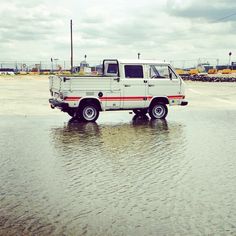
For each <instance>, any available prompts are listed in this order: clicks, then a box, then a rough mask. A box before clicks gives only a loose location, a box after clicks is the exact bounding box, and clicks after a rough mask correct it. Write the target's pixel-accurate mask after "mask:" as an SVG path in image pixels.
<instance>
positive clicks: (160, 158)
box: [0, 81, 236, 235]
mask: <svg viewBox="0 0 236 236" xmlns="http://www.w3.org/2000/svg"><path fill="white" fill-rule="evenodd" d="M7 82H8V83H10V82H9V81H7ZM31 83H32V85H33V84H34V83H36V82H32V81H31ZM37 83H39V82H37ZM40 83H41V85H42V88H44V86H45V85H46V83H44V82H40ZM29 86H30V85H29ZM189 86H192V85H189ZM193 86H195V85H193ZM201 86H203V85H200V87H201ZM204 86H209V85H204ZM10 89H11V88H10ZM191 89H192V87H191V88H190V91H191ZM193 89H194V91H196V89H198V87H194V88H193ZM204 89H206V87H203V88H201V89H200V91H206V90H204ZM226 89H227V88H226ZM208 90H209V88H208ZM208 90H207V91H208ZM210 91H212V90H210ZM196 94H197V93H196ZM207 94H209V93H207ZM26 96H27V95H26ZM30 96H31V95H30V94H29V97H30ZM17 97H19V96H17ZM189 97H190V100H192V101H191V102H192V104H193V106H189V107H184V108H173V109H172V108H170V111H169V115H168V117H167V120H165V121H151V120H149V119H148V118H142V119H141V118H137V117H133V115H131V114H129V113H128V112H110V113H102V114H101V116H100V118H99V120H98V121H97V123H81V122H77V121H73V120H69V117H68V116H66V115H65V114H62V113H60V112H58V111H51V110H49V112H48V113H47V112H46V111H47V110H46V109H49V108H48V107H47V108H43V107H44V106H43V105H41V107H40V104H44V103H42V100H43V99H40V101H39V107H38V109H39V110H37V109H36V108H35V111H30V112H27V109H25V110H24V106H22V107H21V109H19V108H17V109H16V110H17V111H18V112H19V114H15V115H11V114H10V113H9V114H1V115H0V131H1V136H0V150H1V152H0V164H1V165H0V183H1V190H0V235H17V234H19V235H208V234H221V235H230V234H231V235H235V234H236V184H235V183H236V171H235V169H236V158H235V157H236V148H235V143H236V119H235V117H236V109H235V107H234V106H227V107H225V106H224V105H223V104H225V102H224V103H222V105H219V104H218V107H217V109H215V108H214V109H213V108H211V105H209V106H207V105H205V106H204V107H203V106H200V107H199V106H196V104H197V103H196V101H197V95H196V96H195V95H194V93H191V95H190V96H189ZM218 99H219V98H218ZM227 101H229V99H228V100H227ZM13 102H16V98H15V100H14V98H13ZM17 102H18V103H20V102H19V100H17ZM230 102H231V101H230ZM232 102H234V101H232ZM194 104H195V106H194ZM27 106H28V107H30V106H31V107H34V106H33V103H32V101H30V102H29V104H28V105H27ZM12 107H13V105H12ZM213 107H214V106H213ZM44 109H45V110H44ZM41 111H42V112H41ZM20 112H21V113H22V114H20ZM37 112H38V113H37Z"/></svg>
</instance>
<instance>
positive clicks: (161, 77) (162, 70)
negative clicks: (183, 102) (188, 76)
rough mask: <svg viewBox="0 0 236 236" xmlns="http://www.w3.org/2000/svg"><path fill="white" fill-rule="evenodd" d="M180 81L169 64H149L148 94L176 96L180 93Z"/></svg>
mask: <svg viewBox="0 0 236 236" xmlns="http://www.w3.org/2000/svg"><path fill="white" fill-rule="evenodd" d="M180 83H181V82H180V79H179V78H178V76H177V75H176V74H175V72H174V71H173V70H172V68H171V67H170V66H169V65H167V64H163V65H161V64H160V65H149V79H148V89H147V93H148V96H164V97H170V98H171V96H172V97H176V96H177V95H179V94H180Z"/></svg>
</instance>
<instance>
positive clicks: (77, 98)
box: [64, 97, 81, 101]
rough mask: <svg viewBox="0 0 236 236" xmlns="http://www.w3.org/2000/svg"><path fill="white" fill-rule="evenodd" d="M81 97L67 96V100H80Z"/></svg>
mask: <svg viewBox="0 0 236 236" xmlns="http://www.w3.org/2000/svg"><path fill="white" fill-rule="evenodd" d="M80 98H81V97H66V98H65V99H64V100H65V101H78V100H79V99H80Z"/></svg>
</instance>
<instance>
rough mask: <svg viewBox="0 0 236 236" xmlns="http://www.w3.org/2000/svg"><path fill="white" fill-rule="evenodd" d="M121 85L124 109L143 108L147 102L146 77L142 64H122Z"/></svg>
mask: <svg viewBox="0 0 236 236" xmlns="http://www.w3.org/2000/svg"><path fill="white" fill-rule="evenodd" d="M122 68H123V70H124V71H123V75H124V76H123V78H122V79H121V81H120V82H121V86H122V87H123V88H122V90H123V96H122V101H123V102H122V103H123V106H122V107H123V108H124V109H134V108H144V107H145V106H146V104H147V97H146V90H147V79H145V77H144V72H143V65H138V64H137V65H135V64H130V65H127V64H126V65H124V66H123V67H122Z"/></svg>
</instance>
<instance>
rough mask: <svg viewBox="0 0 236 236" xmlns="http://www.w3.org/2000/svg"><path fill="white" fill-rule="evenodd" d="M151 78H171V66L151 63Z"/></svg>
mask: <svg viewBox="0 0 236 236" xmlns="http://www.w3.org/2000/svg"><path fill="white" fill-rule="evenodd" d="M150 78H161V79H169V78H170V72H169V67H168V66H167V65H150Z"/></svg>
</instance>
